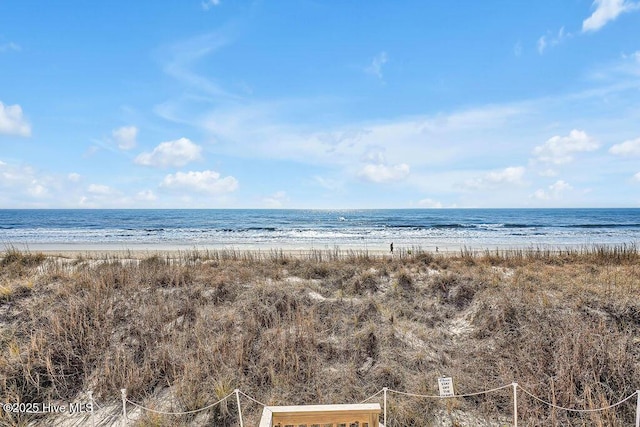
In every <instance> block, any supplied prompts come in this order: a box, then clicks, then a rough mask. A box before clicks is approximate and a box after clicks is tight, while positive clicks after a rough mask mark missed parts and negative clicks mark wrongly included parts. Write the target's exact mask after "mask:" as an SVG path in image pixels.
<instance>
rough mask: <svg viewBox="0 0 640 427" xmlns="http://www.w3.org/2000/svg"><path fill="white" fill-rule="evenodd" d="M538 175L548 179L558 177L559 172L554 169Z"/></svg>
mask: <svg viewBox="0 0 640 427" xmlns="http://www.w3.org/2000/svg"><path fill="white" fill-rule="evenodd" d="M538 175H540V176H544V177H547V178H553V177H554V176H558V172H557V171H555V170H553V169H545V170H543V171H540V172H538Z"/></svg>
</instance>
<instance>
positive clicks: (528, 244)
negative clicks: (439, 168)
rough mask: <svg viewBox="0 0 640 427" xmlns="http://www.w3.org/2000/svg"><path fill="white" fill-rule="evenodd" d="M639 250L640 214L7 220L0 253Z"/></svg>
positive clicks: (97, 213) (282, 213) (136, 213)
mask: <svg viewBox="0 0 640 427" xmlns="http://www.w3.org/2000/svg"><path fill="white" fill-rule="evenodd" d="M639 241H640V209H393V210H387V209H380V210H377V209H372V210H259V209H224V210H217V209H203V210H187V209H182V210H181V209H162V210H127V209H122V210H120V209H116V210H108V209H107V210H102V209H100V210H19V209H16V210H14V209H6V210H0V245H4V246H5V247H17V248H27V249H34V250H35V249H38V250H46V249H49V250H67V249H88V250H89V249H153V248H156V249H180V248H237V249H259V248H283V249H310V248H315V249H325V248H329V249H333V248H335V247H338V248H341V249H357V250H367V249H376V250H379V249H385V248H388V247H389V244H390V243H391V242H394V245H395V247H397V248H401V247H405V248H412V247H420V248H423V249H425V250H435V248H436V247H438V248H439V249H442V250H457V249H461V248H465V247H466V248H475V249H494V248H504V249H506V248H561V247H568V246H593V245H622V244H636V243H637V242H639Z"/></svg>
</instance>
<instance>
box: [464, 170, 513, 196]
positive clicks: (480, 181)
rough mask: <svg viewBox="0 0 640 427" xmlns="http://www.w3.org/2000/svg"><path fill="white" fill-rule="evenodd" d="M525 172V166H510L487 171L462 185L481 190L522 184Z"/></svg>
mask: <svg viewBox="0 0 640 427" xmlns="http://www.w3.org/2000/svg"><path fill="white" fill-rule="evenodd" d="M524 173H525V168H524V167H522V166H510V167H507V168H505V169H500V170H495V171H491V172H487V173H486V174H484V175H483V176H482V177H480V178H474V179H469V180H466V181H465V182H464V184H462V187H463V188H467V189H471V190H481V189H488V188H495V187H500V186H503V185H522V184H523V182H522V177H523V176H524Z"/></svg>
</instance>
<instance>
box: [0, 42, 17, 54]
mask: <svg viewBox="0 0 640 427" xmlns="http://www.w3.org/2000/svg"><path fill="white" fill-rule="evenodd" d="M21 50H22V48H21V47H20V45H18V44H16V43H13V42H9V43H3V44H0V53H4V52H19V51H21Z"/></svg>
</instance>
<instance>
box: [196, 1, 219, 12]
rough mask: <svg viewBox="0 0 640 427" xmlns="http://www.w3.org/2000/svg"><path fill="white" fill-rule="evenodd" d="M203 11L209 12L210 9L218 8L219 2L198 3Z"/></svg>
mask: <svg viewBox="0 0 640 427" xmlns="http://www.w3.org/2000/svg"><path fill="white" fill-rule="evenodd" d="M200 5H201V6H202V9H203V10H209V9H211V8H212V7H215V6H220V0H206V1H203V2H202V3H200Z"/></svg>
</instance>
